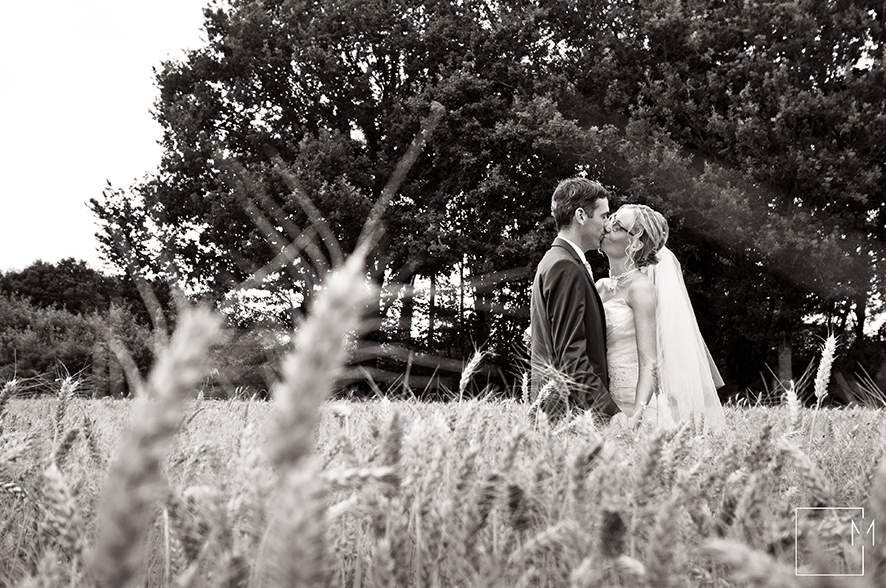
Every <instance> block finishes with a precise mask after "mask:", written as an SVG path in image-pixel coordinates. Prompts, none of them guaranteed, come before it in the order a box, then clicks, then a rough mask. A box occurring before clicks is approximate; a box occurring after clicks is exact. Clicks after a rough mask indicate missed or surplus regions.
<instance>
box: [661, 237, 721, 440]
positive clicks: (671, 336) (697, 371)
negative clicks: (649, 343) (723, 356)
mask: <svg viewBox="0 0 886 588" xmlns="http://www.w3.org/2000/svg"><path fill="white" fill-rule="evenodd" d="M658 258H659V262H658V263H657V264H655V265H652V266H650V267H649V271H648V275H649V277H650V278H651V279H652V281H653V283H654V284H655V288H656V291H657V293H658V311H657V313H656V315H657V316H656V322H657V327H658V354H659V362H658V367H659V369H658V374H659V383H660V387H661V392H662V393H664V395H665V398H667V406H668V409H669V412H670V413H671V415H670V416H671V417H672V418H673V420H674V421H676V422H678V423H679V422H683V421H685V420H687V419H692V420H693V421H694V422H695V423H696V424H697V425H702V422H703V425H702V426H703V427H704V430H706V431H707V430H710V431H720V430H723V429H724V428H725V426H726V418H725V415H724V414H723V406H722V405H721V404H720V399H719V397H718V396H717V388H718V387H720V386H722V385H723V380H722V378H721V377H720V372H719V371H718V370H717V366H716V365H714V360H713V358H712V357H711V354H710V351H708V347H707V345H705V342H704V339H703V338H702V336H701V332H700V331H699V329H698V322H697V321H696V319H695V312H694V311H693V309H692V302H691V301H690V300H689V294H688V293H687V291H686V284H685V283H684V281H683V272H682V270H681V268H680V262H679V261H677V258H676V257H675V256H674V254H673V253H672V252H671V251H670V250H669V249H668V248H667V247H662V249H661V251H659V253H658ZM660 404H661V403H660Z"/></svg>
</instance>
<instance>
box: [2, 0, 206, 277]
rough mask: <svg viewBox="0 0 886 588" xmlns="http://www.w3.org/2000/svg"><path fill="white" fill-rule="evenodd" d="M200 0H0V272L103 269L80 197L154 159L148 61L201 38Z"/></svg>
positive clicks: (133, 176)
mask: <svg viewBox="0 0 886 588" xmlns="http://www.w3.org/2000/svg"><path fill="white" fill-rule="evenodd" d="M207 4H208V0H153V1H152V2H137V3H133V2H117V1H111V0H85V1H81V2H71V1H70V0H49V1H48V2H6V3H4V6H3V15H2V17H0V90H2V92H0V205H2V206H0V271H4V272H5V271H9V270H11V269H22V268H24V267H25V266H27V265H29V264H30V263H32V262H33V261H35V260H37V259H42V260H44V261H47V262H53V263H54V262H56V261H58V260H60V259H62V258H64V257H74V258H76V259H82V260H85V261H87V262H88V263H89V264H90V265H91V266H92V267H93V268H95V269H103V268H102V265H101V262H100V260H99V255H98V252H97V251H96V241H95V238H94V233H95V228H96V227H95V221H94V219H93V216H92V213H90V211H89V209H88V208H87V207H86V203H87V202H88V201H89V199H90V198H97V197H100V196H101V193H102V190H103V189H104V187H105V186H106V185H107V181H108V180H110V182H111V183H112V184H113V185H114V187H116V188H128V187H129V186H130V185H131V184H133V183H134V182H135V181H136V180H138V179H141V178H142V177H143V176H144V175H145V174H148V173H150V172H152V171H154V170H155V169H156V168H157V165H158V164H159V162H160V152H161V151H160V147H159V145H158V144H157V142H158V141H159V140H160V138H161V130H160V125H159V124H157V123H156V122H155V121H154V119H153V118H152V117H151V114H150V110H151V109H152V108H153V103H154V99H155V97H156V94H157V91H156V88H155V87H154V78H153V72H152V68H153V67H157V68H159V67H160V64H161V62H162V61H163V60H165V59H167V58H174V59H178V58H181V57H182V55H183V51H184V50H185V49H193V48H197V47H199V46H201V45H202V41H201V39H202V38H203V35H202V24H203V13H202V9H203V7H204V6H205V5H207Z"/></svg>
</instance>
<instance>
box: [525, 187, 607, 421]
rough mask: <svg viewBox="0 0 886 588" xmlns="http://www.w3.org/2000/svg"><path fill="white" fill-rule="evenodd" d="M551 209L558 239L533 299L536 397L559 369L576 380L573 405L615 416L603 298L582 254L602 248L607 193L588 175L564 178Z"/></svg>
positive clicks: (543, 266) (543, 264) (540, 272)
mask: <svg viewBox="0 0 886 588" xmlns="http://www.w3.org/2000/svg"><path fill="white" fill-rule="evenodd" d="M551 212H552V214H553V216H554V221H555V222H556V225H557V231H558V232H557V238H556V239H555V240H554V243H553V245H552V246H551V248H550V250H548V252H547V253H546V254H545V256H544V258H542V260H541V263H539V264H538V270H537V271H536V274H535V281H534V282H533V284H532V300H531V303H530V318H531V345H532V350H531V362H532V394H533V398H536V397H537V395H538V393H539V390H541V388H542V386H544V384H545V383H546V382H547V381H548V380H550V379H551V376H552V375H553V373H554V371H556V372H560V373H562V374H564V375H565V376H567V377H568V378H569V379H570V380H571V381H572V382H571V384H570V398H569V402H570V404H571V405H577V406H578V407H580V408H583V409H589V408H593V409H595V410H597V411H600V412H602V413H603V414H606V415H610V416H611V415H615V414H616V413H618V412H619V410H618V406H617V405H616V404H615V401H613V400H612V397H611V396H610V395H609V374H608V372H607V369H606V319H605V315H604V314H603V303H602V302H601V301H600V296H599V295H598V294H597V289H596V288H595V287H594V278H593V276H592V275H591V266H590V264H588V262H587V260H586V259H585V254H584V252H585V251H588V250H591V249H597V248H599V247H600V240H601V239H602V237H603V224H604V221H605V220H606V217H607V216H609V193H608V192H607V191H606V189H605V188H603V186H601V185H600V184H599V183H597V182H594V181H592V180H588V179H585V178H570V179H568V180H563V181H562V182H560V184H559V185H558V186H557V189H556V190H554V196H553V198H552V199H551ZM552 368H553V369H552Z"/></svg>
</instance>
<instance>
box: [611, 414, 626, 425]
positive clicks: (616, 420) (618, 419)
mask: <svg viewBox="0 0 886 588" xmlns="http://www.w3.org/2000/svg"><path fill="white" fill-rule="evenodd" d="M609 426H610V427H616V428H618V429H627V428H628V415H626V414H625V413H623V412H618V413H615V414H614V415H613V416H612V418H611V419H609Z"/></svg>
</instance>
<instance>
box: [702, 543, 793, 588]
mask: <svg viewBox="0 0 886 588" xmlns="http://www.w3.org/2000/svg"><path fill="white" fill-rule="evenodd" d="M704 552H705V553H707V554H708V555H709V556H710V557H712V558H713V559H714V560H716V561H717V562H718V563H721V564H723V565H725V566H727V567H729V568H730V569H731V570H732V575H733V577H734V578H735V579H736V580H738V581H739V582H741V583H748V584H751V585H754V586H770V587H772V588H775V587H776V586H781V587H788V588H790V587H794V586H799V585H800V584H799V583H798V582H797V579H796V578H795V576H794V570H792V569H790V568H788V567H787V566H785V565H784V564H781V563H779V562H778V561H776V560H775V559H773V558H772V557H771V556H769V555H768V554H766V553H764V552H762V551H757V550H755V549H753V548H752V547H749V546H748V545H745V544H744V543H741V542H738V541H730V540H726V539H712V540H710V541H708V543H707V544H706V545H705V547H704Z"/></svg>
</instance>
